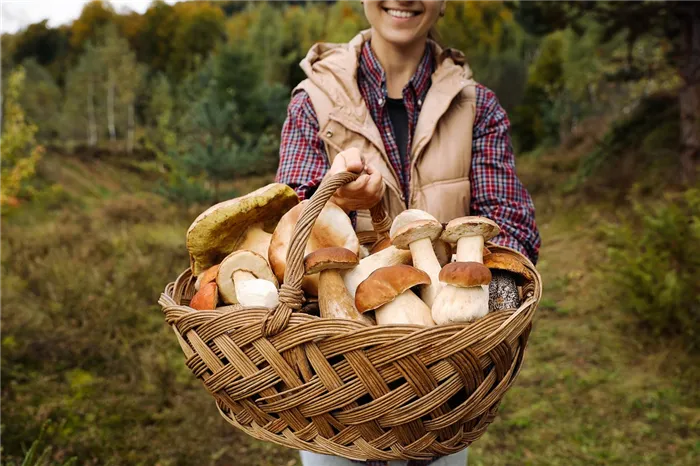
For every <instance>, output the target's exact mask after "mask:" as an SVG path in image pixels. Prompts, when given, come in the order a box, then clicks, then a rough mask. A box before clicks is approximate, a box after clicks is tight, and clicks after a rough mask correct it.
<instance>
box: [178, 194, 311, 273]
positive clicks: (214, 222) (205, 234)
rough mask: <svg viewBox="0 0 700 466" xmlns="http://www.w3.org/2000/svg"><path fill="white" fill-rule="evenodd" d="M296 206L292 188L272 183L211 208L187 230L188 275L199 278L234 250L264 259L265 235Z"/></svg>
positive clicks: (297, 199) (266, 239) (268, 238)
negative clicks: (250, 251)
mask: <svg viewBox="0 0 700 466" xmlns="http://www.w3.org/2000/svg"><path fill="white" fill-rule="evenodd" d="M298 203H299V197H298V196H297V194H296V193H295V192H294V190H293V189H292V188H290V187H289V186H287V185H285V184H281V183H272V184H268V185H267V186H263V187H262V188H259V189H256V190H255V191H253V192H251V193H249V194H246V195H245V196H242V197H237V198H235V199H229V200H227V201H224V202H220V203H218V204H215V205H213V206H211V207H210V208H208V209H207V210H205V211H204V212H202V213H201V214H200V215H199V216H198V217H197V218H196V219H195V220H194V222H192V224H191V225H190V227H189V228H188V230H187V250H188V251H189V254H190V267H191V268H192V273H193V274H194V275H195V276H196V275H199V274H200V273H202V271H204V270H206V269H208V268H209V267H211V266H212V265H214V264H218V263H219V262H221V261H222V260H223V258H224V257H226V256H227V255H228V254H230V253H231V252H233V251H236V250H238V249H247V250H252V251H256V252H258V254H260V255H261V256H263V257H264V258H267V245H268V244H269V242H270V238H271V235H270V233H268V231H272V230H273V229H274V227H275V225H276V224H277V222H278V221H279V219H280V218H281V217H282V216H283V215H284V214H285V213H286V212H287V211H288V210H289V209H291V208H292V207H293V206H295V205H297V204H298Z"/></svg>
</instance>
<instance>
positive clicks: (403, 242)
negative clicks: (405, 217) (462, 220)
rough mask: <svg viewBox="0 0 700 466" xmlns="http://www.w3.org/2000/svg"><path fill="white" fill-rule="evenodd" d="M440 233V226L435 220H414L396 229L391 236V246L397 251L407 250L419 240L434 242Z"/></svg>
mask: <svg viewBox="0 0 700 466" xmlns="http://www.w3.org/2000/svg"><path fill="white" fill-rule="evenodd" d="M440 233H442V224H441V223H440V222H438V221H437V220H415V221H413V222H410V223H408V224H406V225H404V226H402V227H401V228H399V229H397V230H396V231H395V232H394V234H393V235H392V236H391V244H393V245H394V246H395V247H397V248H398V249H408V248H409V245H410V244H411V243H413V242H414V241H418V240H419V239H423V238H428V239H430V241H431V242H432V241H435V240H436V239H437V238H438V237H439V236H440Z"/></svg>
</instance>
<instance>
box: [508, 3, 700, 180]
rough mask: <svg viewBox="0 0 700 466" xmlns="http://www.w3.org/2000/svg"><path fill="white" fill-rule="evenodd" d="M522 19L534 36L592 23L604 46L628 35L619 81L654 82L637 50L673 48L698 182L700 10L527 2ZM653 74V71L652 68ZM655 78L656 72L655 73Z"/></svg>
mask: <svg viewBox="0 0 700 466" xmlns="http://www.w3.org/2000/svg"><path fill="white" fill-rule="evenodd" d="M519 18H520V21H521V23H522V24H523V25H524V26H525V27H526V28H528V29H529V30H530V31H532V32H533V33H538V34H543V33H548V32H551V31H553V30H555V29H564V28H566V27H572V28H573V29H574V30H577V31H579V32H581V31H582V30H583V27H584V25H585V22H584V21H585V20H586V19H592V20H593V21H595V22H597V23H599V24H600V25H601V26H602V28H603V36H602V39H603V41H609V40H611V39H612V38H614V37H615V36H616V35H617V34H619V33H623V34H625V39H626V42H627V57H626V62H627V63H626V66H625V67H623V69H622V70H621V73H618V75H617V76H615V77H616V78H617V79H625V80H637V79H642V78H648V77H649V71H647V70H645V69H644V68H641V67H639V66H636V65H635V63H634V59H633V50H634V46H635V44H636V43H637V42H638V41H639V40H640V39H642V38H644V37H649V36H653V37H659V38H662V39H664V40H665V41H666V42H667V43H668V44H669V45H670V53H669V54H668V57H667V59H668V61H669V62H670V63H671V64H673V66H675V67H676V69H677V72H678V74H679V76H680V77H681V79H682V81H683V85H682V86H681V89H680V92H679V97H678V98H679V103H680V122H681V147H682V149H681V153H680V166H681V170H682V177H683V178H684V179H685V180H686V181H687V182H691V183H692V182H693V181H694V179H695V177H696V175H697V167H698V164H699V162H700V4H698V3H697V2H680V1H664V2H658V1H653V2H652V1H639V2H522V4H521V5H520V12H519ZM647 69H648V67H647ZM652 72H653V68H652Z"/></svg>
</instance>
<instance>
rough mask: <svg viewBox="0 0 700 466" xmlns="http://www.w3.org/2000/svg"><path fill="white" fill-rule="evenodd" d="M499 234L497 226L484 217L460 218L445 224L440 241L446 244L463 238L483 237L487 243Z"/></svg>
mask: <svg viewBox="0 0 700 466" xmlns="http://www.w3.org/2000/svg"><path fill="white" fill-rule="evenodd" d="M500 232H501V229H500V228H499V226H498V224H496V222H494V221H493V220H491V219H489V218H486V217H476V216H472V217H460V218H455V219H454V220H451V221H450V222H448V223H447V225H446V226H445V231H443V232H442V236H441V238H442V240H443V241H447V242H448V243H456V242H457V241H458V240H459V239H460V238H462V237H465V236H477V235H481V236H483V237H484V241H488V240H490V239H491V238H493V237H494V236H496V235H498V234H499V233H500Z"/></svg>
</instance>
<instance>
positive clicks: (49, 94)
mask: <svg viewBox="0 0 700 466" xmlns="http://www.w3.org/2000/svg"><path fill="white" fill-rule="evenodd" d="M22 67H23V68H24V70H25V73H26V78H25V81H24V85H23V88H22V93H21V96H20V104H21V106H22V108H23V109H24V111H25V112H26V115H27V118H28V119H29V120H30V121H33V122H34V123H35V124H36V125H37V128H38V130H37V134H36V136H37V138H39V139H40V140H43V141H45V140H48V139H51V138H53V137H55V136H56V134H57V133H58V130H59V127H58V122H59V120H60V117H59V114H60V104H61V98H62V95H61V89H60V88H59V87H58V85H57V84H56V82H55V81H54V79H53V77H52V76H51V74H50V73H49V72H48V70H47V69H46V68H44V67H43V66H41V65H40V64H39V63H37V62H36V60H34V59H33V58H29V59H27V60H24V61H23V62H22Z"/></svg>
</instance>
